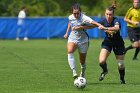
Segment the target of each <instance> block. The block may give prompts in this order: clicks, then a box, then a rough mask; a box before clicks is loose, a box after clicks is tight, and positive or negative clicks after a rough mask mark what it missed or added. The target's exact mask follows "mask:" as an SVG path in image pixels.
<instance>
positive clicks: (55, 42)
mask: <svg viewBox="0 0 140 93" xmlns="http://www.w3.org/2000/svg"><path fill="white" fill-rule="evenodd" d="M101 42H102V40H100V39H91V40H90V47H89V51H88V56H87V70H86V79H87V87H86V88H85V89H84V90H79V89H76V88H75V87H74V85H73V78H72V72H71V70H70V68H69V65H68V62H67V50H66V40H64V39H52V40H29V41H15V40H0V93H79V92H82V93H140V57H138V58H139V61H132V56H133V53H134V49H133V50H130V51H128V52H127V54H126V58H125V65H126V77H125V78H126V83H127V84H125V85H121V84H120V81H119V74H118V70H117V63H116V60H115V56H114V54H113V53H112V54H111V55H110V56H109V58H108V61H107V63H108V69H109V73H108V74H107V75H106V77H105V79H104V80H103V81H98V77H99V75H100V73H101V69H100V67H99V65H98V56H99V52H100V45H101ZM125 42H126V46H128V45H129V44H130V42H129V41H128V40H125ZM139 56H140V55H139ZM75 59H76V66H77V70H78V73H80V65H79V59H78V53H77V51H76V52H75Z"/></svg>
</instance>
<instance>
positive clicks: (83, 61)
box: [79, 53, 86, 77]
mask: <svg viewBox="0 0 140 93" xmlns="http://www.w3.org/2000/svg"><path fill="white" fill-rule="evenodd" d="M79 58H80V64H81V73H80V77H85V70H86V53H79Z"/></svg>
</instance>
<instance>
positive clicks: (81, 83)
mask: <svg viewBox="0 0 140 93" xmlns="http://www.w3.org/2000/svg"><path fill="white" fill-rule="evenodd" d="M86 84H87V81H86V79H85V78H83V77H78V78H76V79H75V80H74V86H75V87H76V88H78V89H84V88H85V87H86Z"/></svg>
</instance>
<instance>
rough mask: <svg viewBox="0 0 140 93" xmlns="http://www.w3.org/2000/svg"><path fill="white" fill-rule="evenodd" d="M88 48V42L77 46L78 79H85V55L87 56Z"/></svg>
mask: <svg viewBox="0 0 140 93" xmlns="http://www.w3.org/2000/svg"><path fill="white" fill-rule="evenodd" d="M88 47H89V42H85V43H82V44H79V47H78V51H79V59H80V64H81V73H80V77H85V70H86V55H87V51H88Z"/></svg>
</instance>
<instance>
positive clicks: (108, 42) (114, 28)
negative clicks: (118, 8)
mask: <svg viewBox="0 0 140 93" xmlns="http://www.w3.org/2000/svg"><path fill="white" fill-rule="evenodd" d="M100 23H101V24H102V25H103V26H104V27H105V28H104V31H105V34H106V36H105V38H104V40H103V42H102V45H101V47H102V48H101V51H100V55H99V65H100V67H101V68H102V70H103V71H102V73H101V75H100V77H99V81H102V80H103V79H104V77H105V75H106V74H107V73H108V68H107V62H106V61H107V58H108V56H109V55H110V53H111V51H112V50H113V52H114V54H115V56H116V60H117V64H118V71H119V75H120V82H121V84H125V79H124V76H125V65H124V49H125V47H124V41H123V38H122V37H121V36H120V31H119V30H120V26H121V25H120V22H119V19H118V18H117V17H114V7H113V6H112V7H109V8H107V9H106V10H105V18H103V19H102V20H101V21H100Z"/></svg>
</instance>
